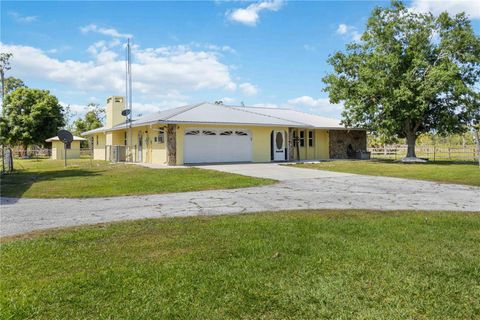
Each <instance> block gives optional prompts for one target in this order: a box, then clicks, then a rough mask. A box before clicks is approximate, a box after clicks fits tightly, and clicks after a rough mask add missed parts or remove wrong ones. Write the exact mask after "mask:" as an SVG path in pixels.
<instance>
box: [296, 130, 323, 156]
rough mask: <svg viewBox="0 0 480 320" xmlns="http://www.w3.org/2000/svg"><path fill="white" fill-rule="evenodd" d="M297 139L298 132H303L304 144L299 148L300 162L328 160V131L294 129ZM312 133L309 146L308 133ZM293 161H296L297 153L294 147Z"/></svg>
mask: <svg viewBox="0 0 480 320" xmlns="http://www.w3.org/2000/svg"><path fill="white" fill-rule="evenodd" d="M294 131H296V132H297V137H300V131H304V134H305V135H304V137H305V144H304V146H303V147H302V146H299V148H298V149H299V151H300V160H323V159H328V158H329V152H328V130H322V129H303V128H298V129H294ZM309 131H312V132H313V146H310V145H309V143H308V142H309V139H308V132H309ZM294 152H295V153H294V154H295V160H297V153H296V152H297V151H296V147H295V151H294Z"/></svg>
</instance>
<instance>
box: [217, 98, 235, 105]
mask: <svg viewBox="0 0 480 320" xmlns="http://www.w3.org/2000/svg"><path fill="white" fill-rule="evenodd" d="M220 101H223V103H226V104H229V103H232V102H234V101H235V99H234V98H230V97H223V98H222V99H220Z"/></svg>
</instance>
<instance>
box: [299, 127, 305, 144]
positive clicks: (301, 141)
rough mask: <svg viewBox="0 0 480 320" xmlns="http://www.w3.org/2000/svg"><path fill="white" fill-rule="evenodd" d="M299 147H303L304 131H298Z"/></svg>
mask: <svg viewBox="0 0 480 320" xmlns="http://www.w3.org/2000/svg"><path fill="white" fill-rule="evenodd" d="M300 147H305V131H303V130H302V131H300Z"/></svg>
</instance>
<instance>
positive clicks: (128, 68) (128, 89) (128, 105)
mask: <svg viewBox="0 0 480 320" xmlns="http://www.w3.org/2000/svg"><path fill="white" fill-rule="evenodd" d="M125 109H128V110H129V112H128V114H127V116H126V119H125V121H126V122H127V123H128V128H129V131H130V145H129V147H130V154H131V155H132V161H133V159H134V158H133V154H132V145H133V140H132V53H131V48H130V38H128V40H127V48H126V59H125Z"/></svg>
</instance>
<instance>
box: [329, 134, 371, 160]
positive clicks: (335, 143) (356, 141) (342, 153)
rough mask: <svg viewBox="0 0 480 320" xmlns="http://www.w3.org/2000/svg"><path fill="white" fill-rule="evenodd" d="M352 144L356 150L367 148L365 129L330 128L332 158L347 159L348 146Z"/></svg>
mask: <svg viewBox="0 0 480 320" xmlns="http://www.w3.org/2000/svg"><path fill="white" fill-rule="evenodd" d="M349 144H351V145H352V147H353V150H354V151H358V150H367V132H366V131H364V130H350V131H349V130H330V131H329V153H330V159H347V158H348V156H347V147H348V145H349Z"/></svg>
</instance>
